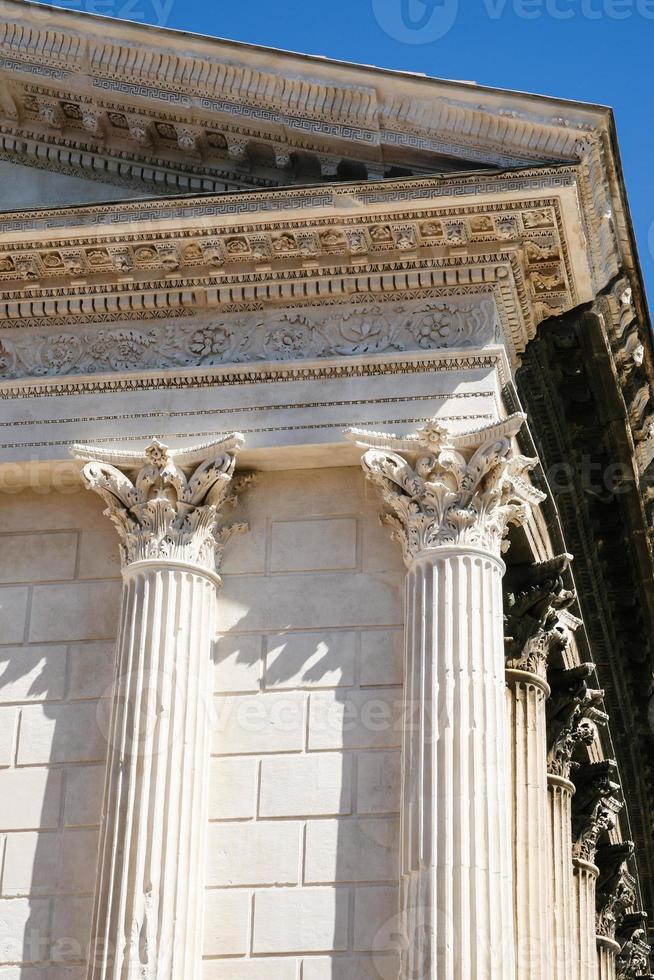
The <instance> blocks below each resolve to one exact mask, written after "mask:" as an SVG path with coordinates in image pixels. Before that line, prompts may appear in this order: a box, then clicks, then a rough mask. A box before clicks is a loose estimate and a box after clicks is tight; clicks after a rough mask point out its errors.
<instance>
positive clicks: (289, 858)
mask: <svg viewBox="0 0 654 980" xmlns="http://www.w3.org/2000/svg"><path fill="white" fill-rule="evenodd" d="M378 510H379V502H378V500H377V498H376V496H375V494H374V492H373V491H372V489H371V488H369V486H368V485H367V484H366V483H365V481H364V479H363V475H362V473H361V470H360V469H359V468H358V467H356V468H354V467H353V468H346V469H334V470H320V471H300V472H297V471H296V472H293V473H267V474H264V475H263V476H262V477H261V478H260V479H259V481H258V482H257V484H255V485H254V486H253V487H252V488H250V489H249V490H248V492H247V494H246V495H245V496H244V498H243V501H242V504H241V511H242V514H239V518H242V519H244V520H247V521H249V523H250V533H249V534H248V535H246V536H244V537H243V538H240V539H238V540H236V541H233V542H232V544H233V545H234V547H232V550H231V551H230V552H229V553H228V556H227V559H226V563H225V568H224V589H223V592H222V594H221V596H220V600H219V602H220V606H219V609H220V613H219V622H220V623H221V624H222V626H221V628H222V631H223V633H222V635H221V637H220V638H219V640H218V642H217V644H216V647H215V662H216V667H215V675H214V690H215V692H216V697H215V699H214V737H213V757H212V801H211V811H210V819H211V822H210V826H209V850H208V870H207V886H208V892H207V920H206V941H205V955H206V956H207V958H208V959H207V969H208V970H209V972H208V973H207V974H206V975H207V976H209V977H210V978H211V980H227V978H229V980H237V978H238V980H240V978H243V980H245V978H246V977H248V978H249V977H254V976H256V978H257V980H272V978H274V980H291V978H294V977H295V976H296V975H297V971H298V967H299V965H300V963H301V964H302V970H303V974H302V975H303V976H304V977H306V978H308V980H355V978H356V980H368V978H369V980H388V978H391V977H392V978H394V980H395V978H396V977H397V974H398V960H397V956H396V955H395V954H394V953H393V950H394V949H397V946H398V945H399V944H400V943H401V937H400V936H399V928H398V921H397V906H398V891H397V885H398V864H399V791H400V752H399V747H400V743H401V737H402V721H403V718H402V681H403V633H402V621H403V611H402V610H403V588H404V567H403V564H402V560H401V556H400V552H399V549H398V548H397V547H396V546H395V545H394V544H393V543H392V542H391V541H390V539H389V536H388V532H387V531H386V529H384V528H382V527H380V525H379V521H378ZM236 841H238V842H240V846H238V847H236V846H234V842H236ZM228 889H229V890H228ZM227 918H229V919H230V921H231V923H232V928H230V929H226V928H225V927H224V926H223V923H224V922H225V921H226V920H227ZM239 923H240V924H239ZM228 956H230V957H235V958H234V959H229V960H228V959H226V957H228ZM237 957H238V958H237ZM251 957H256V970H255V972H248V960H250V966H252V965H253V964H252V962H251Z"/></svg>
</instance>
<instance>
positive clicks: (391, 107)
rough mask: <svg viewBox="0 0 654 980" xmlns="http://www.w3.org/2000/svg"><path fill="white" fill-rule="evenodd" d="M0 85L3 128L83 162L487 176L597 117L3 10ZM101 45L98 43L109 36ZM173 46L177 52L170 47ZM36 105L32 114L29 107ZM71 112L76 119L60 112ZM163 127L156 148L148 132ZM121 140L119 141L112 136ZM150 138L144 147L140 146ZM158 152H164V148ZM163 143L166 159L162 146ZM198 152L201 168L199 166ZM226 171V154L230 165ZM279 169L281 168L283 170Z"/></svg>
mask: <svg viewBox="0 0 654 980" xmlns="http://www.w3.org/2000/svg"><path fill="white" fill-rule="evenodd" d="M2 14H3V18H2V20H3V22H4V23H3V25H2V28H0V72H1V73H2V77H3V78H4V79H5V80H6V84H7V88H8V91H7V92H6V93H5V96H4V99H3V104H4V110H5V116H6V118H7V119H8V121H13V122H17V123H18V124H19V125H25V124H30V125H31V126H32V128H34V127H35V126H37V125H39V126H41V128H42V131H43V135H44V136H46V137H47V135H52V133H54V132H64V133H66V134H67V135H69V136H70V137H71V138H73V137H77V139H78V140H79V139H80V138H81V137H82V138H84V137H85V138H86V142H87V149H88V150H94V149H96V148H97V146H98V145H105V146H106V145H111V144H114V145H117V146H120V147H122V148H123V149H124V150H129V149H130V148H131V150H132V151H133V150H134V149H135V148H137V149H138V150H139V151H140V152H143V150H144V148H148V144H152V143H154V144H157V145H161V144H162V143H163V144H164V149H165V151H167V152H168V154H169V155H173V156H174V155H175V154H177V155H178V156H179V150H180V148H181V147H185V148H187V150H188V153H187V157H188V154H190V155H191V157H192V155H193V154H196V155H197V154H198V153H201V152H202V150H201V149H199V148H198V146H197V141H195V142H194V141H193V140H191V141H189V140H188V139H185V140H182V139H180V132H179V130H180V127H181V128H184V127H186V129H187V130H188V128H189V127H190V128H191V130H192V131H193V132H194V134H195V135H196V136H200V137H201V139H202V140H204V142H205V143H206V142H207V138H208V136H209V135H210V134H215V135H220V136H223V137H224V140H225V146H224V149H225V155H226V156H227V155H229V154H230V153H232V151H230V148H229V140H230V137H236V136H238V135H241V136H242V135H245V136H248V135H250V136H256V138H257V139H259V140H263V141H264V142H267V143H268V144H269V145H270V146H271V147H272V148H273V150H274V148H275V146H277V147H278V148H279V147H285V148H288V147H289V146H291V147H296V148H298V149H304V150H307V149H308V150H311V151H315V152H321V151H322V152H323V153H329V152H336V153H337V154H338V152H339V151H341V153H342V151H343V150H344V149H345V148H347V156H349V157H352V156H354V157H355V158H359V159H368V160H378V161H383V160H384V159H385V158H388V160H389V161H390V162H391V163H392V162H393V161H394V160H397V159H398V155H399V157H401V159H402V160H404V161H406V160H407V159H410V158H413V159H414V160H415V161H416V162H417V163H419V164H420V163H421V164H423V165H425V164H426V163H427V161H428V159H429V157H430V156H431V157H434V156H437V157H439V158H440V159H442V158H443V157H448V156H450V157H455V158H456V157H462V158H463V159H464V160H468V161H473V162H474V161H476V162H478V163H479V164H482V165H483V164H485V165H494V166H525V165H529V164H530V163H536V162H537V163H543V162H547V161H550V162H560V161H562V160H575V159H578V158H579V156H580V142H581V141H582V140H583V139H587V138H588V134H589V133H593V132H594V131H596V130H597V129H598V127H599V126H601V124H602V122H603V121H604V120H605V119H606V110H603V109H600V108H597V107H591V106H581V105H575V104H573V103H569V102H568V103H566V102H561V101H558V100H554V99H551V100H547V99H542V98H537V97H529V96H519V95H515V94H512V93H506V92H498V91H493V90H490V89H483V88H481V87H478V86H470V85H462V84H458V85H457V84H453V83H448V82H444V81H439V80H437V79H429V78H424V77H420V76H411V75H409V74H405V73H393V72H387V71H382V70H374V69H368V68H365V67H361V66H357V65H351V64H339V63H336V62H330V61H327V60H325V59H316V58H314V59H312V58H308V57H303V56H298V55H290V54H286V53H283V52H280V51H271V50H269V49H265V48H250V47H248V46H246V45H238V44H234V43H230V42H225V41H218V40H214V39H209V38H200V37H193V36H192V35H188V34H185V35H177V34H175V33H174V32H170V31H168V32H160V31H156V30H154V29H152V28H148V27H145V26H138V25H134V24H127V23H121V22H119V21H116V20H114V19H112V20H111V21H110V24H111V28H110V31H107V26H106V24H105V22H103V20H102V18H95V17H84V16H83V15H80V14H79V13H77V12H76V14H75V15H74V17H73V16H71V15H70V14H67V13H66V12H65V11H63V10H52V9H47V8H45V9H38V8H35V7H31V6H28V5H22V4H16V3H11V2H6V0H5V2H3V4H2ZM108 35H109V36H108ZM182 38H183V43H182ZM34 98H36V99H37V100H39V99H40V100H41V101H40V102H37V103H36V104H35V103H33V102H31V101H30V99H34ZM71 107H74V109H73V108H71ZM130 111H131V112H135V113H140V116H141V119H142V120H146V121H147V120H150V121H151V123H152V126H153V127H154V130H155V131H154V132H150V133H144V132H143V128H142V127H139V128H138V129H130V126H129V119H127V123H124V122H123V123H122V124H121V125H116V124H115V121H112V119H111V116H110V114H111V113H115V112H121V113H122V114H123V115H124V114H125V113H129V112H130ZM166 124H168V125H169V126H170V125H172V126H173V131H172V132H168V131H166V130H164V132H165V133H166V136H164V137H162V136H161V135H160V133H158V132H157V131H156V126H157V125H163V126H165V125H166ZM121 130H122V132H121ZM146 136H148V139H146V138H145V137H146ZM166 143H167V144H168V146H167V147H166V146H165V144H166ZM171 143H172V147H171ZM206 149H207V148H206V146H205V148H204V151H205V152H204V156H205V164H206V158H207V157H208V156H211V154H207V152H206ZM232 156H236V159H238V153H236V154H234V153H232ZM281 156H282V164H283V165H284V164H285V162H287V161H285V160H284V158H283V155H281Z"/></svg>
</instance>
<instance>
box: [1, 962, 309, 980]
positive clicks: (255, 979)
mask: <svg viewBox="0 0 654 980" xmlns="http://www.w3.org/2000/svg"><path fill="white" fill-rule="evenodd" d="M298 970H299V962H298V960H295V959H289V958H288V957H284V958H283V959H280V958H279V957H277V956H274V957H272V958H270V959H269V958H268V957H266V958H261V957H259V956H258V957H257V958H256V959H253V960H249V959H248V960H237V959H230V960H222V961H221V960H205V962H204V966H203V970H202V980H297V977H298ZM0 980H2V974H0Z"/></svg>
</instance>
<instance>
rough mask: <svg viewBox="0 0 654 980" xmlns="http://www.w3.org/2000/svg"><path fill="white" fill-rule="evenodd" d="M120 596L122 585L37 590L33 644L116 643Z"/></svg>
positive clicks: (85, 584)
mask: <svg viewBox="0 0 654 980" xmlns="http://www.w3.org/2000/svg"><path fill="white" fill-rule="evenodd" d="M120 592H121V585H120V582H119V581H115V582H72V583H70V584H66V585H39V586H36V588H35V589H34V595H33V599H32V614H31V618H30V633H29V635H30V642H34V643H39V642H42V641H43V640H48V641H52V642H56V641H61V640H69V641H75V640H100V639H114V638H115V634H116V625H117V623H118V614H119V609H120ZM1 601H2V597H1V594H0V602H1Z"/></svg>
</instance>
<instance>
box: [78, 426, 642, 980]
mask: <svg viewBox="0 0 654 980" xmlns="http://www.w3.org/2000/svg"><path fill="white" fill-rule="evenodd" d="M524 418H525V417H524V416H523V415H521V414H517V415H514V416H511V417H509V418H508V419H505V420H503V421H502V422H498V423H495V424H493V425H491V426H487V427H485V428H483V429H480V430H475V431H473V432H469V433H464V434H461V435H454V434H452V433H450V432H448V431H447V430H446V429H445V428H443V427H442V426H440V425H439V424H438V423H437V422H435V421H432V422H429V423H428V424H427V425H426V426H425V427H424V428H423V429H421V430H419V431H418V432H417V433H416V434H415V435H413V436H409V437H405V438H396V437H394V436H389V435H385V434H378V433H369V432H364V431H360V430H351V431H350V432H348V433H347V435H348V438H350V439H351V440H352V441H354V442H355V443H356V444H357V445H359V446H360V447H362V448H363V449H364V450H365V451H364V454H363V458H362V464H363V467H364V471H365V473H366V475H367V477H368V478H369V479H370V480H371V481H372V482H373V483H374V484H375V485H376V486H377V487H378V489H379V491H380V493H381V496H382V498H383V501H384V503H385V505H386V513H385V515H384V518H383V519H384V522H385V523H386V524H388V526H389V527H390V529H391V532H392V534H393V536H394V537H395V538H396V539H397V540H398V541H399V543H400V545H401V547H402V551H403V555H404V559H405V563H406V565H407V570H408V571H407V578H406V611H405V624H406V631H405V635H406V640H405V651H406V664H405V666H406V680H405V683H406V697H407V699H408V700H409V701H410V702H411V710H410V711H408V712H407V713H406V717H407V718H411V719H414V723H412V724H411V725H407V727H406V730H405V732H404V740H403V750H402V754H403V787H402V830H401V839H402V846H401V899H400V900H401V910H400V911H401V915H402V921H403V927H404V931H405V937H406V942H405V948H404V952H403V956H402V962H401V980H436V978H438V980H527V978H533V977H539V978H541V977H549V978H551V980H563V978H565V980H570V978H572V980H626V978H630V977H636V976H639V975H640V974H638V973H635V972H634V970H636V969H637V968H638V969H640V967H641V966H642V964H643V958H642V957H643V953H642V950H643V947H644V940H643V938H642V936H641V935H640V933H639V931H638V928H637V925H638V923H639V922H640V920H638V923H636V922H635V921H634V923H633V925H634V928H633V929H632V932H631V934H630V936H629V940H628V942H623V943H621V942H618V941H617V939H616V936H617V933H618V930H619V929H620V928H621V927H622V924H623V921H624V920H625V916H627V918H628V914H627V913H632V912H633V902H634V901H635V891H634V887H633V884H632V886H631V891H629V890H628V889H627V891H626V892H625V891H624V889H623V890H622V891H621V892H620V895H621V897H620V900H619V901H617V902H616V901H614V900H613V899H612V896H614V893H615V888H616V881H617V880H618V879H619V880H620V881H621V882H622V883H623V884H624V882H626V881H627V879H626V878H625V875H628V870H627V865H628V860H629V855H628V854H627V853H626V852H624V851H622V852H620V853H619V854H618V852H616V851H615V850H614V851H612V852H611V853H608V852H607V853H606V854H605V855H604V857H605V864H604V867H606V868H609V869H612V872H613V874H612V877H610V876H609V877H607V875H608V871H607V873H606V874H605V875H604V877H603V878H601V879H600V891H601V896H602V900H603V901H604V906H603V908H605V909H607V908H608V906H609V905H610V906H611V909H612V910H613V911H612V915H613V918H611V916H610V915H609V914H608V912H607V913H606V914H605V917H604V919H603V920H602V921H603V923H604V925H603V926H602V929H600V938H601V941H600V943H599V952H598V950H597V948H596V918H595V916H596V892H597V888H598V882H597V879H598V875H599V874H600V872H599V871H598V868H597V866H596V865H595V863H594V860H595V856H596V851H597V848H598V847H599V846H600V843H602V844H603V846H604V847H605V846H606V845H605V843H604V838H605V836H606V831H607V830H608V829H609V828H610V827H611V826H612V822H611V821H613V822H614V821H615V818H616V816H617V810H618V809H619V804H617V802H616V797H615V789H616V788H617V787H616V785H615V783H614V782H613V779H612V772H611V771H610V768H609V769H607V768H606V767H604V768H602V767H601V766H600V769H598V768H597V767H595V768H594V767H592V766H591V767H588V766H587V767H585V769H583V770H579V772H578V773H576V772H573V769H574V766H575V763H574V762H573V758H572V756H573V753H574V750H575V747H576V746H577V745H578V744H579V743H580V742H583V741H584V740H588V739H589V738H590V737H591V735H592V732H591V727H590V726H592V724H593V718H592V717H591V715H592V712H593V711H594V712H595V713H596V715H595V717H594V721H597V718H598V717H599V715H598V714H597V713H598V710H599V709H598V708H597V706H596V701H597V695H596V694H593V693H592V692H588V690H587V688H586V685H585V680H584V677H583V676H580V671H579V669H576V670H575V669H570V668H569V666H568V665H567V664H566V663H565V656H564V651H565V650H566V649H567V644H568V642H569V633H568V630H569V628H570V627H571V625H572V626H573V625H574V618H573V617H571V616H569V614H566V613H565V610H566V608H567V606H569V605H570V603H571V602H572V601H573V599H574V596H573V595H572V594H570V593H567V592H566V591H565V590H564V589H563V585H562V581H561V574H562V573H563V571H564V570H565V568H566V567H567V563H568V561H569V557H568V556H563V557H562V558H560V559H555V560H553V561H552V562H549V563H543V564H541V565H539V566H533V567H530V568H527V569H524V568H523V569H520V570H519V574H518V578H517V579H516V580H515V581H512V580H511V577H510V578H509V579H507V581H506V582H503V578H504V573H505V571H506V568H505V565H504V562H503V559H502V553H503V551H504V550H505V547H506V545H505V539H506V535H507V532H508V529H509V526H510V525H511V524H519V523H524V522H525V521H526V520H527V519H528V517H529V515H530V513H531V508H533V507H534V506H537V505H538V504H539V503H540V502H541V500H542V499H543V495H542V494H540V493H539V492H538V491H537V490H535V489H534V488H533V487H532V486H531V484H530V483H529V482H528V480H527V478H526V474H527V472H528V471H529V469H530V468H531V467H532V466H533V465H534V464H535V462H536V461H535V460H530V459H527V458H525V457H522V456H520V455H519V454H518V453H516V452H515V451H514V448H513V442H514V438H515V436H516V435H517V433H518V432H519V430H520V428H521V426H522V424H523V422H524ZM242 442H243V437H242V436H240V435H238V434H235V435H232V436H228V437H226V438H224V439H222V440H219V441H217V442H214V443H212V444H209V445H205V446H202V447H199V448H198V449H195V450H190V451H186V452H180V453H171V452H170V451H169V450H168V449H167V448H166V447H165V446H163V445H161V444H160V443H153V445H152V446H151V447H150V448H149V449H148V450H147V452H146V454H145V456H141V455H138V454H130V453H114V452H109V451H99V450H96V449H92V448H89V447H81V446H77V447H74V453H75V455H76V456H77V457H78V458H80V459H82V460H84V461H85V463H86V465H85V467H84V470H83V474H84V478H85V481H86V483H87V485H88V486H89V487H90V488H91V489H92V490H94V491H95V492H97V493H99V494H100V495H101V496H102V498H103V499H104V501H105V503H106V504H107V510H106V511H105V513H106V514H107V515H108V516H109V517H110V519H111V520H112V522H113V524H114V525H115V527H116V529H117V532H118V536H119V545H120V550H121V556H122V566H123V579H124V588H123V600H122V609H121V615H120V623H119V630H118V633H119V638H118V649H117V659H116V678H115V687H114V690H115V695H114V701H113V709H112V721H111V730H110V738H109V752H108V763H107V778H106V786H105V795H104V804H103V813H102V828H101V841H100V857H99V866H98V875H97V884H96V895H95V902H94V912H93V929H92V945H91V957H90V963H89V971H88V978H89V980H109V978H112V980H118V978H120V980H132V978H139V980H142V978H152V980H199V976H200V970H201V959H202V952H201V940H202V898H203V871H204V867H205V828H206V822H207V793H208V773H207V766H208V760H209V739H210V735H211V709H210V690H211V685H210V682H209V677H208V671H209V666H210V662H211V644H212V639H213V637H214V635H215V634H216V632H217V629H218V612H219V610H218V606H217V603H216V596H217V589H218V588H219V586H220V577H219V571H220V564H221V560H222V555H223V549H224V546H225V544H226V542H227V540H228V538H229V536H230V535H231V534H232V533H234V532H235V531H240V530H243V529H244V528H243V526H242V525H235V526H229V525H225V524H224V523H223V522H224V512H225V509H226V507H227V506H228V505H229V504H230V503H233V502H234V500H235V498H236V495H237V493H238V491H239V489H241V486H242V484H243V482H244V481H237V480H234V470H235V463H236V454H237V452H238V450H239V448H240V446H241V445H242ZM515 574H516V573H515V572H512V573H511V576H515ZM504 587H506V592H507V597H506V599H505V597H504ZM505 608H506V617H505ZM566 616H567V619H566ZM507 634H508V636H507ZM583 673H584V671H583V669H582V670H581V675H583ZM575 800H579V801H580V803H579V805H578V806H577V805H576V804H575ZM573 856H574V866H573ZM618 857H619V858H620V861H618ZM616 876H617V878H616ZM631 881H632V882H633V879H631ZM627 884H628V882H627ZM628 899H629V900H630V901H631V904H630V902H629V901H628ZM641 919H642V916H641ZM553 951H554V956H553ZM639 957H640V959H639ZM627 960H628V961H629V962H628V965H627V966H626V967H624V969H623V966H622V965H620V964H625V963H627ZM620 970H622V973H620ZM625 970H626V972H625ZM645 972H647V971H645Z"/></svg>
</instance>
